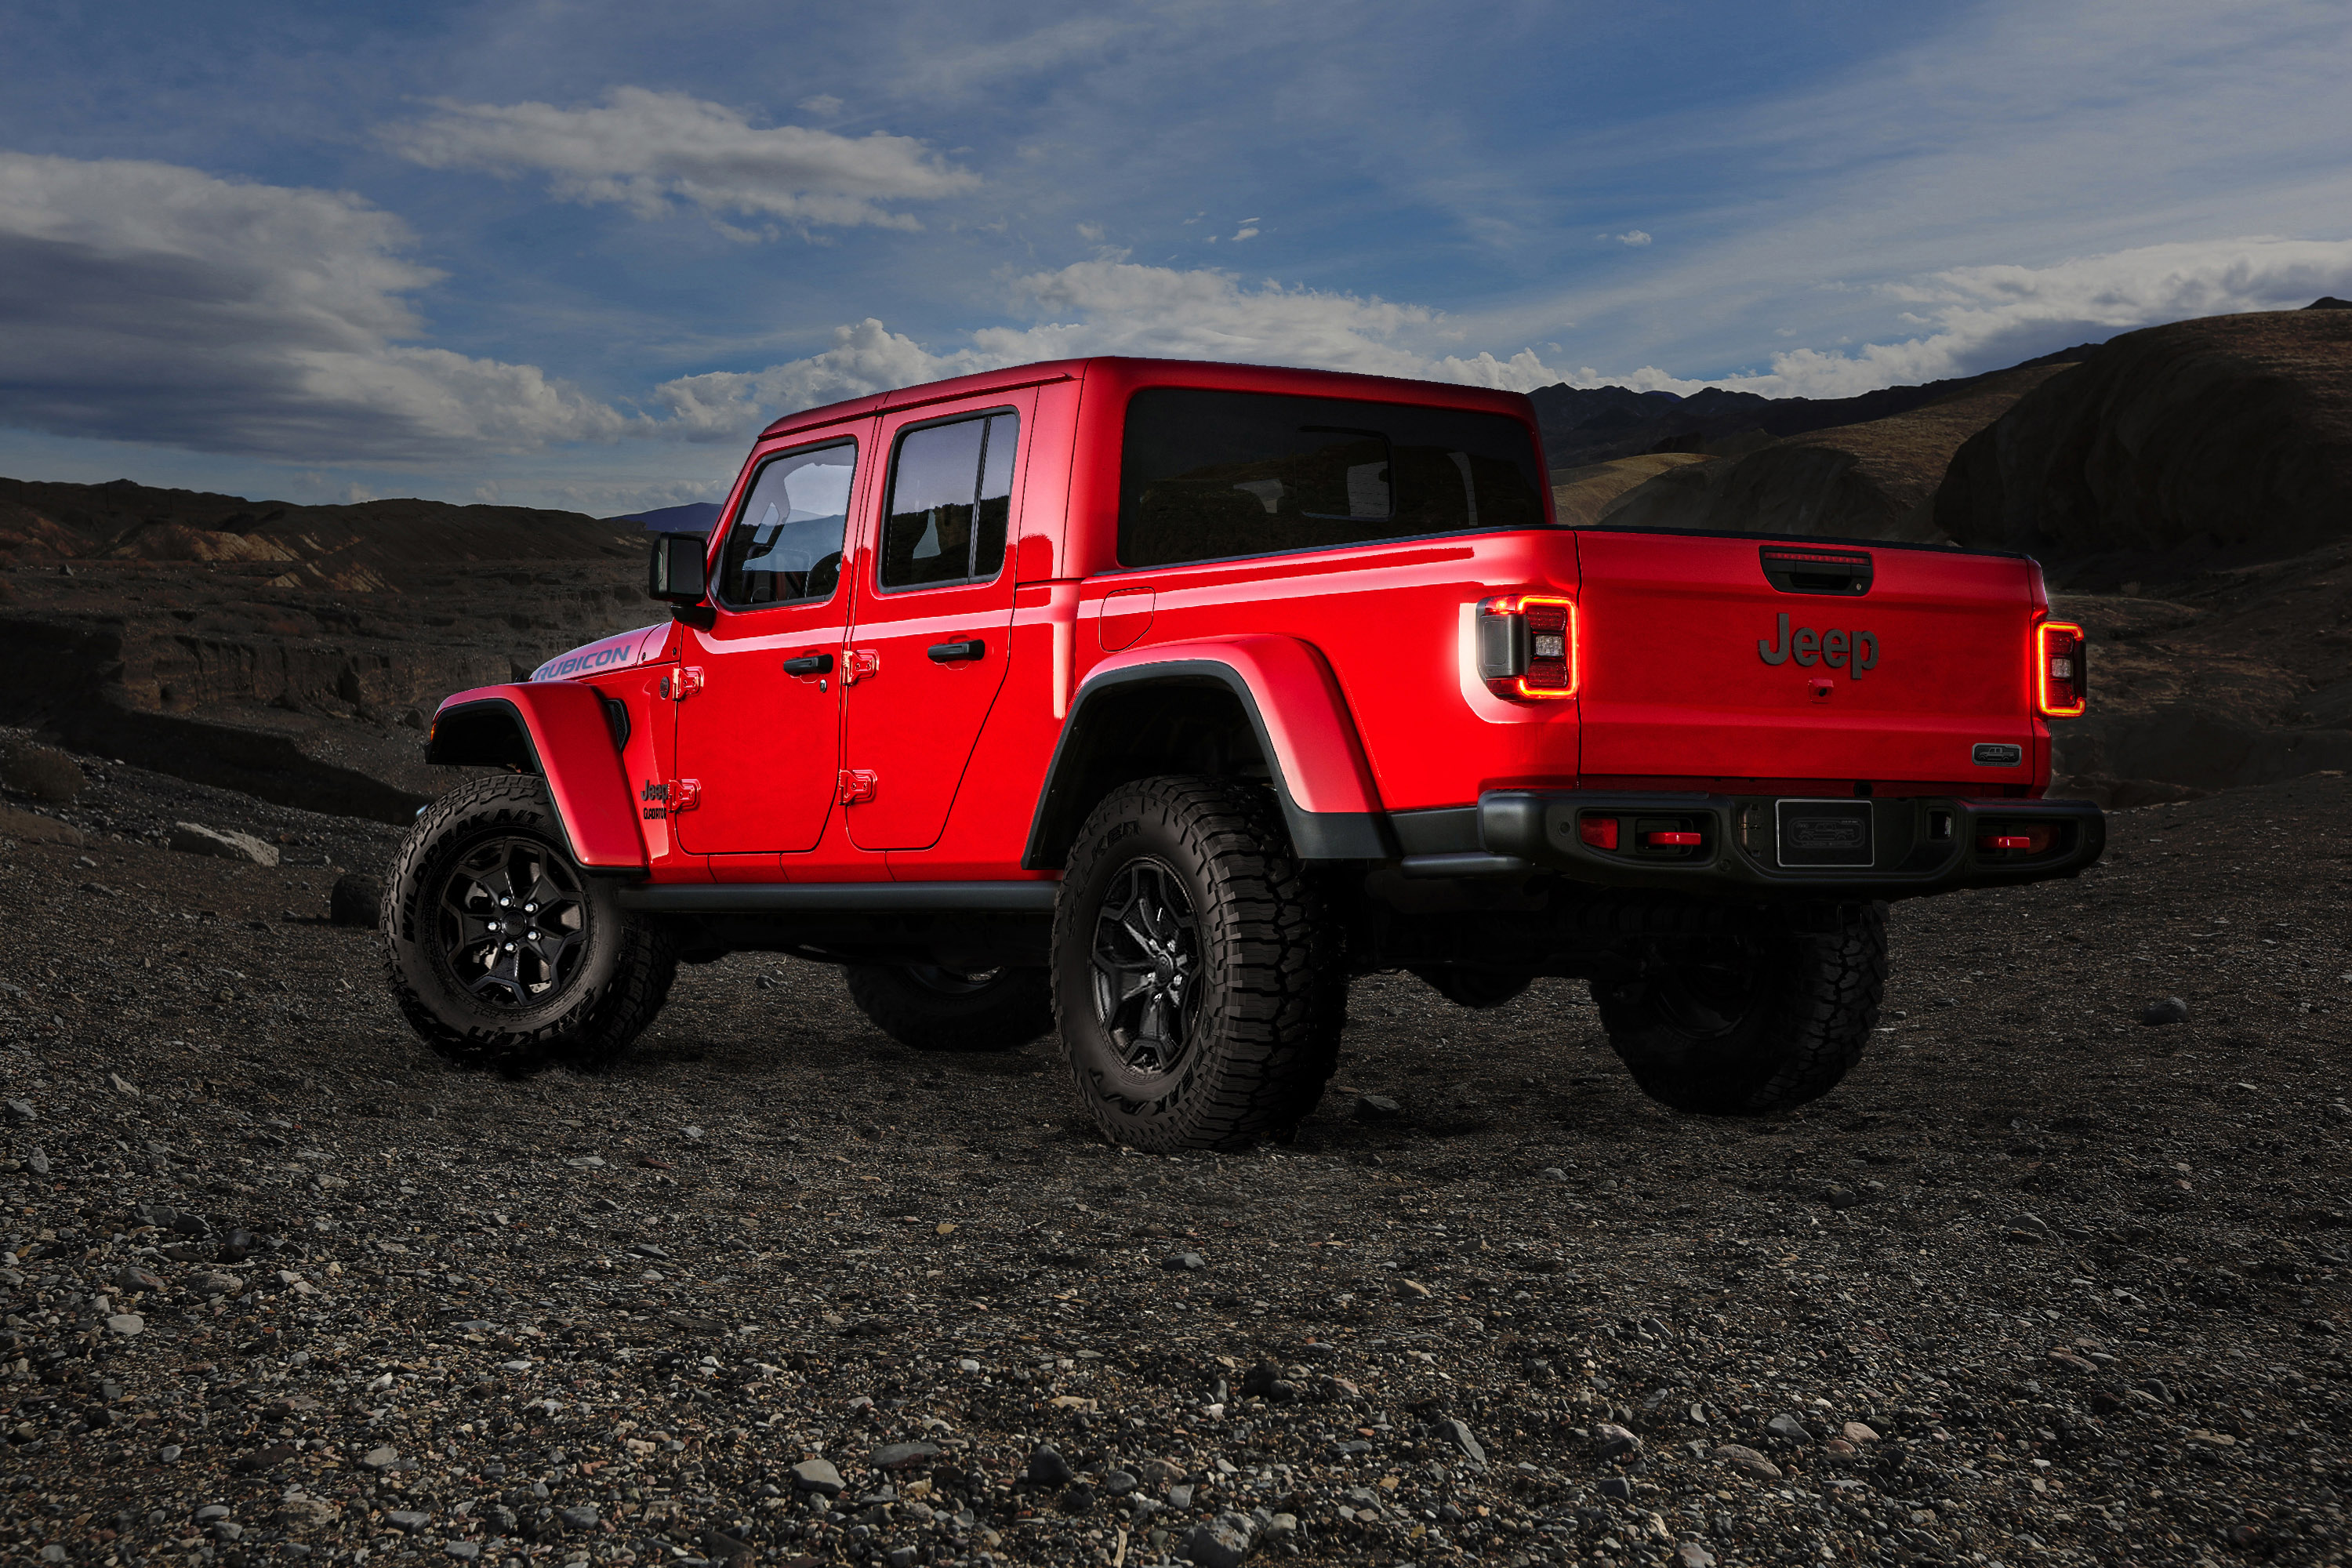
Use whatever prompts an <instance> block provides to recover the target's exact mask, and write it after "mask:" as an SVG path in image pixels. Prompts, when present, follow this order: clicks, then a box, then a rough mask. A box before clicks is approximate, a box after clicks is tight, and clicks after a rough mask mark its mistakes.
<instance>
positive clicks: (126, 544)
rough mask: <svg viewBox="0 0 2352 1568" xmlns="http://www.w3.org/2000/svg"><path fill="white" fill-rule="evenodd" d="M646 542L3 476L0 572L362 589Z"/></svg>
mask: <svg viewBox="0 0 2352 1568" xmlns="http://www.w3.org/2000/svg"><path fill="white" fill-rule="evenodd" d="M641 537H642V536H640V535H638V534H636V533H635V532H634V531H627V530H622V529H616V528H615V527H614V525H613V524H612V523H610V522H605V521H599V520H598V519H595V518H593V517H588V516H585V515H583V514H582V513H580V512H574V511H554V510H542V509H539V508H535V507H520V506H457V505H454V504H452V503H450V502H447V501H436V500H415V499H413V498H411V499H403V500H372V501H362V502H359V503H357V504H355V505H350V506H298V505H296V504H294V503H293V502H291V501H277V500H259V501H257V500H246V499H245V498H244V497H243V496H227V495H215V494H212V493H210V492H208V491H204V490H175V489H154V488H152V487H150V486H146V485H139V484H133V483H131V481H130V480H129V479H115V480H112V481H110V483H107V484H102V485H75V484H48V483H40V482H36V481H30V480H25V479H0V565H15V564H19V563H38V562H43V561H76V560H95V559H100V558H104V559H107V560H112V561H187V562H216V563H226V562H241V563H278V565H279V566H280V570H279V572H278V573H277V574H274V575H272V576H271V577H270V579H269V581H270V583H271V584H272V585H274V586H278V587H289V588H291V587H320V588H340V589H343V590H346V591H370V590H375V589H383V588H393V587H397V586H399V585H400V584H402V583H404V582H406V581H409V580H412V579H414V578H415V576H416V575H417V574H420V573H423V572H430V571H441V572H446V570H447V569H448V568H450V567H451V566H456V565H462V564H465V563H468V562H478V561H517V560H526V561H527V560H538V561H546V562H549V563H556V562H578V561H586V560H591V559H594V558H598V557H602V556H607V555H611V554H614V553H615V552H618V553H622V554H627V555H631V556H634V555H635V554H636V553H637V552H639V551H640V550H641V549H642V548H643V546H642V545H641V543H640V542H639V541H640V539H641Z"/></svg>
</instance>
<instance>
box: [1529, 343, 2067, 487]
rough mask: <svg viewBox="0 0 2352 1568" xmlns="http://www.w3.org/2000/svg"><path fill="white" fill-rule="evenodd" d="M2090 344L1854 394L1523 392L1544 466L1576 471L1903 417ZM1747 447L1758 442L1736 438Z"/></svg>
mask: <svg viewBox="0 0 2352 1568" xmlns="http://www.w3.org/2000/svg"><path fill="white" fill-rule="evenodd" d="M2096 346H2097V345H2095V344H2093V343H2083V344H2080V345H2078V346H2076V347H2074V348H2071V349H2061V350H2059V351H2058V352H2057V353H2049V354H2042V355H2040V356H2039V357H2037V358H2034V359H2030V360H2027V361H2025V362H2023V363H2021V364H2016V365H2011V366H2010V367H2009V370H2006V371H2003V370H1996V371H1987V372H1986V373H1985V374H1982V375H1969V376H1957V377H1954V378H1952V379H1950V380H1947V381H1931V382H1927V383H1926V384H1923V385H1919V386H1887V387H1881V388H1880V389H1879V390H1877V391H1875V392H1865V393H1864V394H1862V395H1860V396H1858V397H1759V396H1758V395H1756V394H1754V393H1752V392H1727V391H1726V390H1724V389H1723V388H1722V387H1719V386H1709V387H1704V388H1702V389H1701V390H1699V391H1697V392H1694V393H1692V394H1691V395H1689V396H1687V397H1683V396H1679V395H1675V394H1674V393H1671V392H1634V391H1633V390H1632V389H1630V388H1628V387H1622V386H1596V387H1578V386H1570V385H1567V384H1564V383H1563V384H1560V385H1558V386H1543V387H1538V388H1537V389H1536V390H1535V391H1534V392H1531V393H1529V394H1528V397H1529V398H1530V399H1532V400H1533V401H1534V403H1535V405H1536V420H1537V423H1538V425H1539V426H1541V428H1542V430H1543V443H1544V463H1545V466H1546V467H1548V468H1555V469H1557V468H1582V467H1586V466H1589V465H1591V464H1594V463H1605V462H1608V461H1610V460H1611V459H1612V458H1633V457H1639V456H1641V455H1642V454H1643V453H1647V452H1700V453H1713V452H1716V451H1718V450H1720V449H1721V447H1722V444H1724V443H1726V442H1727V441H1736V440H1737V439H1738V437H1743V436H1748V435H1750V434H1752V433H1761V435H1763V436H1764V437H1769V438H1774V439H1780V438H1784V437H1790V436H1801V435H1804V434H1805V433H1806V432H1808V431H1812V430H1828V429H1832V428H1835V427H1836V426H1844V425H1860V424H1864V423H1866V422H1868V421H1871V420H1874V419H1885V418H1889V417H1891V416H1895V415H1897V414H1907V413H1909V412H1910V411H1911V410H1913V409H1915V408H1921V407H1925V406H1926V405H1928V404H1930V403H1939V402H1943V401H1945V400H1947V399H1948V398H1950V397H1952V396H1953V395H1955V394H1958V393H1962V392H1965V391H1967V390H1968V389H1969V387H1971V386H1974V385H1976V384H1979V383H1980V382H1983V381H1986V380H1988V379H1989V378H1990V377H1992V376H1997V375H2005V374H2009V371H2014V370H2024V369H2029V368H2031V367H2032V366H2035V365H2045V364H2069V363H2074V362H2076V361H2079V360H2081V359H2082V358H2084V356H2085V355H2086V354H2088V353H2090V352H2091V351H2092V349H2094V348H2095V347H2096ZM1739 444H1740V445H1741V446H1742V447H1752V446H1755V445H1759V444H1760V443H1757V442H1753V441H1749V442H1741V443H1739Z"/></svg>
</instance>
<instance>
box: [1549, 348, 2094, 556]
mask: <svg viewBox="0 0 2352 1568" xmlns="http://www.w3.org/2000/svg"><path fill="white" fill-rule="evenodd" d="M2065 369H2066V367H2065V366H2064V365H2063V364H2049V363H2033V364H2027V365H2020V366H2018V367H2017V368H2015V369H2013V370H2003V371H1995V372H1992V373H1991V374H1987V375H1979V376H1971V377H1969V379H1967V380H1965V381H1955V382H1944V383H1940V385H1942V386H1943V387H1945V388H1946V389H1947V390H1946V391H1945V392H1944V393H1943V394H1942V395H1939V396H1937V397H1935V398H1932V399H1930V400H1929V401H1927V402H1926V403H1923V404H1920V405H1917V406H1916V407H1913V408H1910V409H1908V410H1906V411H1905V412H1903V413H1900V414H1893V415H1888V416H1884V417H1881V418H1877V419H1869V420H1864V422H1863V423H1861V424H1858V425H1841V426H1832V427H1831V428H1829V429H1825V430H1809V431H1806V432H1804V433H1803V434H1801V435H1796V436H1790V437H1785V438H1783V439H1780V440H1772V439H1769V437H1764V436H1762V435H1761V433H1760V432H1759V433H1757V434H1756V435H1755V437H1754V438H1753V441H1754V444H1753V447H1752V449H1750V450H1748V451H1746V452H1742V453H1738V454H1736V455H1731V454H1727V455H1726V456H1723V457H1719V458H1714V459H1712V460H1708V459H1705V458H1701V459H1697V460H1691V459H1687V458H1685V460H1684V463H1683V465H1682V466H1679V467H1675V468H1671V469H1668V470H1666V471H1663V472H1661V473H1659V474H1658V475H1657V476H1656V477H1655V478H1654V479H1650V480H1649V481H1648V482H1647V483H1644V484H1643V485H1641V486H1639V487H1638V488H1635V489H1630V490H1629V491H1627V493H1625V494H1623V495H1622V496H1620V497H1618V498H1617V499H1616V500H1613V501H1612V502H1610V503H1609V504H1608V505H1607V506H1605V507H1603V508H1602V509H1601V511H1600V514H1599V518H1598V520H1597V521H1601V523H1602V524H1603V525H1605V526H1607V527H1611V528H1668V529H1675V528H1680V529H1708V530H1713V531H1718V532H1727V533H1738V532H1755V533H1811V534H1822V535H1827V536H1831V537H1834V538H1841V539H1890V540H1899V541H1903V542H1908V543H1915V544H1940V543H1946V542H1948V541H1947V540H1946V538H1945V536H1944V535H1943V534H1942V533H1941V532H1939V531H1937V527H1936V522H1935V508H1936V493H1937V486H1938V485H1940V484H1941V483H1942V482H1943V479H1944V470H1945V468H1947V467H1948V465H1949V464H1950V462H1951V460H1952V454H1953V453H1954V452H1956V451H1958V449H1959V448H1960V446H1961V444H1962V443H1963V442H1966V441H1967V440H1968V439H1969V437H1972V436H1974V435H1976V434H1977V432H1979V431H1980V430H1982V429H1983V428H1984V427H1985V426H1988V425H1990V424H1991V423H1992V422H1993V421H1994V420H1995V419H1997V418H1999V417H2000V416H2001V415H2002V414H2004V413H2006V412H2007V411H2008V410H2009V408H2010V407H2011V405H2013V404H2015V403H2016V402H2017V400H2018V399H2019V398H2021V397H2022V396H2024V395H2026V394H2027V393H2029V392H2031V391H2032V390H2033V389H2034V388H2035V387H2036V386H2039V385H2040V384H2042V383H2043V382H2046V381H2048V380H2049V379H2050V378H2051V377H2052V376H2054V375H2057V374H2062V373H2063V371H2064V370H2065ZM1899 390H1901V391H1904V392H1906V393H1907V392H1912V391H1925V390H1927V388H1913V387H1904V388H1901V389H1899ZM1843 401H1860V400H1859V399H1850V400H1843ZM1815 406H1816V407H1820V406H1823V405H1815ZM1735 439H1736V438H1735ZM1724 444H1725V445H1729V444H1730V442H1728V441H1727V442H1725V443H1724ZM1669 460H1670V455H1668V454H1664V453H1661V454H1657V455H1654V456H1651V457H1647V458H1619V459H1618V460H1617V462H1616V463H1615V464H1612V465H1610V467H1612V468H1616V467H1623V466H1627V465H1632V464H1636V463H1664V462H1667V461H1669ZM1580 471H1586V472H1589V471H1591V470H1580ZM1557 477H1558V476H1555V478H1557ZM1552 493H1553V495H1554V496H1555V497H1557V496H1558V495H1559V493H1560V491H1559V489H1557V488H1556V489H1554V490H1553V492H1552ZM1562 521H1568V519H1567V517H1566V515H1565V514H1563V516H1562Z"/></svg>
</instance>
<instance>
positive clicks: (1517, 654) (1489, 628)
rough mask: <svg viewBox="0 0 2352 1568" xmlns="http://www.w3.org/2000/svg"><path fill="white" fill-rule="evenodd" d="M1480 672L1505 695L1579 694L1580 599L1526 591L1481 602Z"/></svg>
mask: <svg viewBox="0 0 2352 1568" xmlns="http://www.w3.org/2000/svg"><path fill="white" fill-rule="evenodd" d="M1478 674H1479V676H1480V677H1481V678H1482V679H1484V680H1485V681H1486V685H1487V688H1488V689H1490V690H1492V691H1494V692H1495V693H1496V695H1497V696H1500V697H1516V698H1559V697H1573V696H1575V695H1576V605H1575V602H1574V601H1573V600H1570V599H1565V598H1561V597H1559V596H1558V595H1548V594H1523V595H1517V596H1516V597H1512V598H1505V599H1488V600H1487V601H1486V602H1485V603H1484V604H1482V605H1479V606H1478Z"/></svg>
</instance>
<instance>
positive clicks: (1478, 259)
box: [0, 0, 2352, 513]
mask: <svg viewBox="0 0 2352 1568" xmlns="http://www.w3.org/2000/svg"><path fill="white" fill-rule="evenodd" d="M0 37H5V39H6V41H7V51H8V58H9V61H10V86H9V89H8V91H7V92H6V93H5V95H0V473H5V474H8V475H11V476H13V477H17V478H34V479H110V478H115V477H128V478H131V479H139V480H141V481H142V482H146V483H153V484H174V485H186V486H191V487H196V488H204V489H224V490H228V491H232V492H236V493H241V494H247V495H254V496H262V495H270V496H278V497H283V498H287V499H292V500H343V499H355V498H362V497H366V496H373V495H394V494H423V495H430V496H437V497H443V498H446V499H449V500H475V499H481V500H504V501H509V502H515V503H521V504H531V505H554V506H569V507H575V508H579V509H582V510H591V511H595V512H599V513H610V512H617V511H621V510H629V509H633V508H636V507H642V506H656V505H665V504H671V503H675V502H677V501H683V500H704V499H711V498H712V497H713V496H715V495H716V494H717V493H718V491H719V489H722V488H723V486H724V485H725V483H726V482H727V481H728V480H729V479H731V478H732V476H733V474H734V471H735V468H736V467H737V465H738V463H739V461H740V458H741V455H742V451H743V448H744V444H745V441H746V439H747V438H748V437H749V435H750V434H751V431H753V430H754V429H756V428H757V426H759V425H760V424H761V422H762V421H763V420H765V419H767V418H772V417H773V416H775V415H777V414H779V413H782V412H784V411H787V410H789V409H791V408H793V407H799V406H806V405H809V404H812V403H815V402H822V401H825V400H828V399H830V398H834V397H838V396H844V395H854V394H856V393H861V392H866V391H871V390H875V389H877V388H880V387H885V386H890V385H896V384H905V383H908V382H913V381H919V380H922V379H926V378H928V377H930V376H935V375H940V374H953V373H955V372H957V371H960V370H965V369H971V368H976V367H980V366H984V365H992V364H1003V363H1020V362H1022V361H1024V360H1030V359H1038V358H1046V357H1052V356H1055V355H1059V354H1064V353H1102V352H1115V353H1166V354H1181V355H1190V356H1198V357H1219V358H1231V359H1242V360H1255V361H1262V362H1271V363H1300V364H1325V365H1332V366H1337V367H1339V368H1346V369H1360V370H1372V371H1381V372H1386V373H1391V374H1417V375H1428V376H1433V377H1438V378H1443V379H1455V380H1470V381H1478V382H1484V383H1487V384H1496V385H1504V386H1512V387H1518V388H1523V389H1524V388H1531V387H1534V386H1538V385H1542V384H1548V383H1551V382H1557V381H1562V380H1567V381H1573V382H1576V383H1579V384H1601V383H1605V382H1612V381H1613V382H1622V383H1626V384H1633V385H1637V386H1658V387H1665V388H1669V389H1673V390H1682V391H1687V390H1692V389H1695V388H1696V387H1697V386H1699V385H1702V384H1707V383H1709V382H1713V383H1715V384H1732V385H1740V386H1747V387H1749V388H1752V389H1754V390H1757V391H1759V392H1764V393H1766V394H1768V395H1787V394H1801V395H1844V394H1848V393H1852V392H1856V391H1861V390H1864V389H1866V388H1868V387H1871V386H1877V385H1885V384H1892V383H1897V382H1911V381H1920V380H1927V379H1933V378H1935V377H1937V376H1945V375H1955V374H1969V373H1971V372H1974V371H1978V370H1984V369H1990V368H1993V367H1995V366H1998V365H2001V364H2006V363H2013V362H2014V361H2016V360H2018V359H2021V358H2024V357H2027V356H2029V355H2032V354H2034V353H2042V352H2045V351H2047V350H2050V349H2053V348H2057V347H2061V346H2063V345H2065V344H2068V343H2072V342H2081V341H2083V340H2084V339H2086V338H2096V337H2105V336H2108V335H2111V334H2112V333H2114V332H2116V331H2123V330H2126V329H2128V328H2130V327H2134V326H2139V325H2145V324H2147V323H2149V322H2153V321H2166V320H2172V319H2177V318H2179V317H2182V316H2188V315H2199V314H2207V313H2213V312H2217V311H2223V310H2252V309H2271V308H2279V307H2283V306H2294V305H2301V304H2304V303H2305V302H2307V301H2308V300H2310V299H2312V298H2313V297H2315V296H2316V295H2318V294H2321V293H2331V292H2332V293H2336V294H2339V295H2346V296H2352V156H2347V153H2352V132H2347V127H2352V7H2347V6H2346V5H2342V4H2340V3H2336V0H2326V3H2320V0H2269V3H2263V0H2249V3H2244V4H2233V5H2227V6H2215V5H2210V4H2208V3H2200V4H2177V3H2175V0H2129V3H2125V4H2066V3H2063V0H2038V3H2035V4H2007V3H2000V4H1938V5H1883V4H1847V3H1843V0H1814V3H1804V4H1780V5H1774V4H1764V3H1755V0H1742V3H1738V4H1682V5H1677V4H1671V3H1667V4H1650V5H1623V4H1622V3H1619V4H1611V5H1585V4H1574V3H1559V4H1508V3H1505V4H1492V5H1477V6H1459V5H1381V4H1362V5H1329V4H1325V5H1299V4H1288V3H1279V0H1247V3H1232V4H1227V3H1218V0H1181V3H1180V0H1169V3H1164V4H1153V3H1137V4H1123V5H1095V6H1087V5H1055V6H1052V7H1046V6H1018V5H992V4H987V3H984V0H980V3H976V0H957V3H955V4H942V5H932V4H904V5H888V4H875V5H861V6H854V7H853V6H822V7H820V6H808V5H803V6H793V5H775V4H773V3H772V0H771V3H768V4H761V5H748V4H747V5H731V4H709V5H697V4H691V3H679V4H671V5H661V6H646V5H604V4H583V3H570V0H529V3H522V0H483V3H478V4H449V5H431V4H406V5H398V6H389V5H386V6H375V5H359V4H345V5H335V6H328V7H320V6H317V5H278V4H244V5H240V4H235V3H223V0H215V4H212V5H206V6H204V7H197V8H189V7H185V6H179V5H173V6H165V5H152V4H142V3H140V0H121V3H119V4H115V5H110V6H106V7H98V6H92V5H80V4H71V5H68V4H36V3H30V0H13V3H9V0H0Z"/></svg>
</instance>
